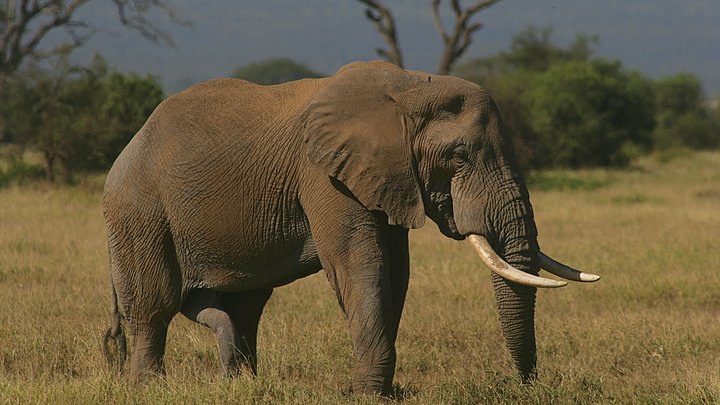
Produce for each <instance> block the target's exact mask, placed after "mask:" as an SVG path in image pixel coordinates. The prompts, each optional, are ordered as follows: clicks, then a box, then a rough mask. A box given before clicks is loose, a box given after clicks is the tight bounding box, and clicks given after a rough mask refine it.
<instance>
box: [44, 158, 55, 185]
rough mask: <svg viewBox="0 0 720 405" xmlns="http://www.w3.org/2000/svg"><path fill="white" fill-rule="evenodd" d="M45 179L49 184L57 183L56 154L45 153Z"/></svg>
mask: <svg viewBox="0 0 720 405" xmlns="http://www.w3.org/2000/svg"><path fill="white" fill-rule="evenodd" d="M44 158H45V178H46V179H47V181H48V182H49V183H54V182H55V154H53V153H52V152H48V151H45V153H44Z"/></svg>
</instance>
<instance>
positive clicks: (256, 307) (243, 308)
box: [220, 288, 273, 375]
mask: <svg viewBox="0 0 720 405" xmlns="http://www.w3.org/2000/svg"><path fill="white" fill-rule="evenodd" d="M272 291H273V290H272V288H268V289H261V290H253V291H242V292H236V293H222V294H221V296H220V302H221V303H222V305H223V307H224V308H225V309H226V311H227V313H228V314H229V315H230V319H231V320H232V323H233V325H234V327H235V335H234V339H235V341H234V348H235V350H234V351H233V356H234V357H233V359H232V361H231V363H230V366H229V367H228V372H229V374H230V375H236V374H239V373H241V372H242V371H243V370H248V371H250V372H251V373H252V374H253V375H256V374H257V331H258V324H259V323H260V316H261V315H262V312H263V309H264V308H265V304H266V303H267V302H268V300H269V299H270V295H272Z"/></svg>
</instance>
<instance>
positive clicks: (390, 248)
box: [103, 62, 539, 394]
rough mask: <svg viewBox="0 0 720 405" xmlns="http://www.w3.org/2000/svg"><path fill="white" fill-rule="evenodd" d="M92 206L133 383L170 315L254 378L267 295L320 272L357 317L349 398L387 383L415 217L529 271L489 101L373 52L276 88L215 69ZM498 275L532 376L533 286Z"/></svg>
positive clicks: (160, 344) (517, 351)
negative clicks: (190, 323)
mask: <svg viewBox="0 0 720 405" xmlns="http://www.w3.org/2000/svg"><path fill="white" fill-rule="evenodd" d="M103 206H104V213H105V218H106V223H107V229H108V239H109V246H110V257H111V276H112V283H113V298H115V295H116V300H117V302H118V303H117V304H114V309H116V308H115V307H118V306H119V310H120V312H121V313H122V314H123V317H124V318H125V320H126V321H127V323H128V332H129V334H130V335H131V336H132V338H133V339H132V350H131V353H132V358H131V375H132V376H133V377H134V378H136V379H137V378H142V377H143V376H144V375H146V374H148V373H162V372H163V354H164V351H165V339H166V335H167V326H168V324H169V323H170V320H171V319H172V318H173V316H175V315H176V314H177V313H178V312H182V313H183V314H184V315H186V316H187V317H189V318H190V319H192V320H194V321H196V322H199V323H201V324H203V325H206V326H208V327H210V328H212V330H213V331H214V332H215V334H216V336H217V339H218V346H219V349H220V357H221V360H222V364H223V369H224V371H225V372H226V373H227V374H229V375H234V374H237V373H239V372H240V371H241V370H242V369H245V368H246V369H249V370H250V371H252V372H255V371H256V334H257V326H258V321H259V319H260V315H261V313H262V310H263V306H264V305H265V303H266V302H267V300H268V299H269V297H270V294H271V293H272V290H273V288H275V287H278V286H281V285H283V284H287V283H290V282H292V281H293V280H296V279H298V278H300V277H304V276H307V275H309V274H312V273H315V272H317V271H319V270H320V269H321V268H322V269H324V270H325V271H326V273H327V278H328V280H329V281H330V284H331V285H332V287H333V288H334V290H335V292H336V294H337V298H338V301H339V302H340V306H341V307H342V309H343V311H344V313H345V316H346V318H347V321H348V325H349V327H350V332H351V336H352V343H353V352H354V357H355V363H354V367H353V372H352V389H353V391H354V392H363V393H383V394H387V393H388V392H390V390H391V387H392V381H393V374H394V370H395V337H396V335H397V329H398V324H399V322H400V316H401V313H402V308H403V303H404V300H405V292H406V290H407V285H408V275H409V259H408V229H411V228H419V227H421V226H423V224H424V222H425V218H426V216H427V217H430V218H431V219H432V220H433V221H434V222H435V223H437V224H438V226H439V227H440V230H441V231H442V233H443V234H445V235H446V236H448V237H451V238H454V239H464V237H465V236H467V235H469V234H479V235H483V236H485V237H486V238H487V239H488V240H489V241H490V242H491V243H492V244H493V247H494V248H495V250H496V252H497V253H498V254H500V256H502V257H503V258H504V259H505V260H506V261H507V262H509V263H510V264H512V265H513V266H515V267H516V268H519V269H521V270H524V271H526V272H529V273H533V274H537V273H538V270H539V268H538V258H537V254H538V251H539V248H538V244H537V241H536V236H537V231H536V228H535V224H534V220H533V212H532V208H531V206H530V201H529V197H528V192H527V189H526V187H525V184H524V183H523V180H522V178H521V176H520V175H519V174H518V169H517V165H516V163H515V158H514V155H513V150H512V147H511V144H510V140H509V139H508V138H507V137H506V135H505V134H504V132H503V128H502V123H501V119H500V115H499V113H498V110H497V107H496V106H495V104H494V103H493V101H492V100H491V98H490V96H489V95H488V94H487V93H486V92H485V91H484V90H483V89H481V88H480V87H478V86H477V85H475V84H473V83H469V82H467V81H464V80H461V79H458V78H454V77H448V76H435V75H431V74H427V73H421V72H410V71H404V70H401V69H399V68H397V67H395V66H393V65H390V64H387V63H384V62H371V63H353V64H350V65H347V66H345V67H343V68H342V69H341V70H340V71H339V72H338V73H337V74H336V75H335V76H333V77H330V78H323V79H311V80H301V81H296V82H291V83H287V84H283V85H278V86H269V87H265V86H258V85H255V84H251V83H248V82H245V81H242V80H234V79H222V80H214V81H210V82H206V83H202V84H199V85H197V86H194V87H192V88H190V89H188V90H186V91H184V92H182V93H180V94H178V95H175V96H172V97H170V98H169V99H167V100H165V101H164V102H163V103H162V104H161V105H160V106H159V107H158V108H157V109H156V111H155V112H154V113H153V114H152V116H151V117H150V118H149V119H148V121H147V123H146V124H145V126H144V127H143V128H142V129H141V130H140V131H139V132H138V134H137V135H136V136H135V137H134V139H133V140H132V141H131V142H130V144H129V145H128V146H127V148H126V149H125V150H124V151H123V152H122V154H121V155H120V157H119V158H118V159H117V161H116V162H115V164H114V166H113V168H112V170H111V171H110V174H109V175H108V178H107V183H106V186H105V195H104V200H103ZM478 266H479V265H478ZM479 268H480V267H479ZM493 283H494V287H495V293H496V298H497V305H498V310H499V316H500V321H501V324H502V330H503V333H504V336H505V338H506V341H507V345H508V347H509V350H510V353H511V354H512V357H513V359H514V361H515V364H516V365H517V368H518V370H519V372H520V375H521V377H522V378H523V380H525V381H528V380H531V379H532V378H534V373H535V334H534V307H535V289H534V288H529V287H520V286H518V285H515V284H513V283H510V282H507V281H505V280H504V279H502V278H500V277H498V276H496V275H493ZM121 332H122V330H121V329H120V315H119V314H118V313H117V311H116V310H115V311H114V327H113V335H118V334H119V333H121Z"/></svg>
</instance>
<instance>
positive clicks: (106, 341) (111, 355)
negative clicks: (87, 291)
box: [102, 282, 127, 374]
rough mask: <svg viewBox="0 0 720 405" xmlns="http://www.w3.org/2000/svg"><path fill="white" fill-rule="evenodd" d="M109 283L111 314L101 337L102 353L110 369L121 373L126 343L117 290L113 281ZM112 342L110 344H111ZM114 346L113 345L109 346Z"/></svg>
mask: <svg viewBox="0 0 720 405" xmlns="http://www.w3.org/2000/svg"><path fill="white" fill-rule="evenodd" d="M110 284H111V287H112V288H111V293H110V301H111V304H110V305H111V312H112V313H111V314H110V315H111V316H112V324H111V325H110V328H109V329H108V330H107V331H106V332H105V336H104V337H103V345H102V346H103V354H104V355H105V360H106V361H107V363H108V366H109V367H110V370H111V371H116V372H117V373H118V374H120V373H122V371H123V366H124V365H125V359H126V358H127V343H126V341H125V331H123V327H122V322H121V321H122V315H121V314H120V310H119V308H118V302H117V292H116V291H115V283H112V282H111V283H110ZM111 343H112V344H111ZM111 346H114V347H111Z"/></svg>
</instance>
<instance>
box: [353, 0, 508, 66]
mask: <svg viewBox="0 0 720 405" xmlns="http://www.w3.org/2000/svg"><path fill="white" fill-rule="evenodd" d="M359 1H360V2H361V3H363V4H365V5H366V6H367V9H365V16H366V17H367V18H368V19H369V20H370V21H372V22H373V23H374V24H375V27H376V29H377V30H378V32H379V33H380V35H381V36H382V37H383V40H384V41H385V44H386V45H387V48H388V49H387V50H385V49H381V48H378V49H376V52H377V54H378V55H379V56H380V57H382V58H384V59H385V60H387V61H388V62H390V63H394V64H396V65H398V66H400V67H403V58H402V52H401V51H400V45H399V41H398V35H397V30H396V28H395V19H394V18H393V15H392V11H391V10H390V9H389V8H388V7H386V6H385V5H383V4H382V3H381V2H379V1H377V0H359ZM499 1H500V0H479V1H476V2H474V3H473V4H471V5H470V6H468V7H463V6H462V4H461V3H460V0H450V1H449V3H450V8H451V9H452V12H453V14H454V16H455V21H454V24H453V27H452V31H447V30H446V29H445V26H444V25H443V22H442V18H441V16H440V0H432V1H431V3H430V7H431V10H432V15H433V22H434V24H435V29H436V30H437V31H438V33H439V34H440V37H441V38H442V41H443V51H442V53H441V55H440V61H439V63H438V69H437V73H438V74H441V75H446V74H449V73H450V71H451V70H452V68H453V66H454V65H455V63H456V62H457V61H458V59H460V57H461V56H462V55H463V54H464V53H465V51H467V49H468V47H469V46H470V44H471V43H472V35H473V33H474V32H475V31H477V30H479V29H480V28H481V27H482V24H480V23H477V22H475V23H472V22H471V21H470V20H471V19H472V17H473V16H474V15H475V14H477V13H478V12H480V11H482V10H484V9H486V8H488V7H490V6H492V5H494V4H495V3H498V2H499Z"/></svg>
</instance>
